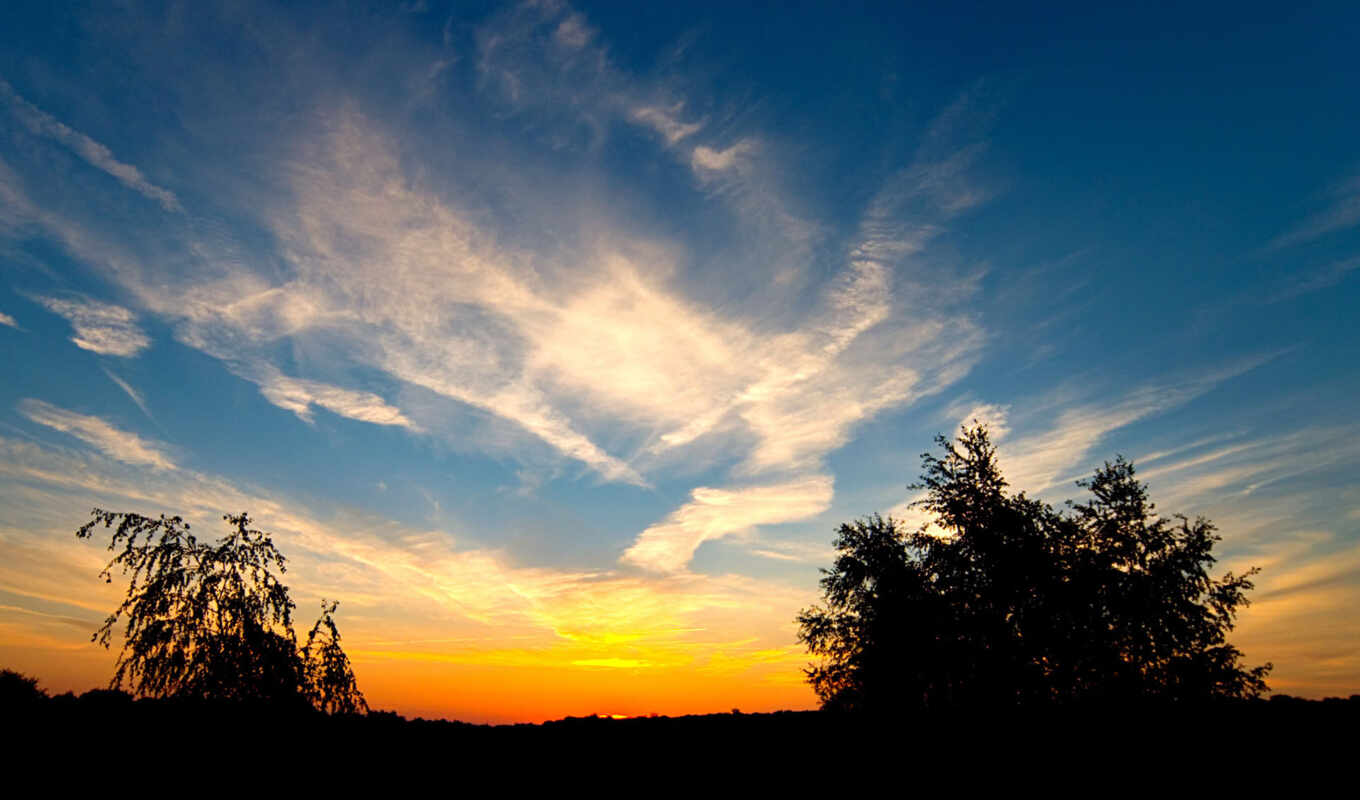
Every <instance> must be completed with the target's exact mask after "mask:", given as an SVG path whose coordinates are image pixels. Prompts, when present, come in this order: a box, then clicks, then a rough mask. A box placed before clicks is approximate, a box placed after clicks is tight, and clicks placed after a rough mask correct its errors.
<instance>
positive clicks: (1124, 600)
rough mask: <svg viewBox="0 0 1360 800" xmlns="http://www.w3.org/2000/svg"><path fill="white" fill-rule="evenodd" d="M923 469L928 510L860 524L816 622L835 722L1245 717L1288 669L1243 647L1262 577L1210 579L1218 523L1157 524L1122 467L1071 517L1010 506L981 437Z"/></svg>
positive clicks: (1025, 504) (816, 681) (816, 671)
mask: <svg viewBox="0 0 1360 800" xmlns="http://www.w3.org/2000/svg"><path fill="white" fill-rule="evenodd" d="M937 442H938V444H939V445H940V447H941V449H942V450H943V453H942V454H941V455H940V456H934V455H931V454H929V453H927V454H925V455H923V456H922V461H923V467H924V474H923V475H922V478H921V483H920V484H917V485H914V486H913V487H912V488H916V489H924V490H925V496H924V498H923V499H922V500H920V501H919V503H918V507H920V508H922V509H924V510H925V511H927V512H929V513H930V514H931V515H932V516H933V518H934V520H935V522H936V524H937V525H938V526H939V528H941V529H943V531H944V532H945V535H943V536H937V535H932V534H931V533H930V532H928V529H927V528H923V529H921V530H918V531H908V530H904V529H903V528H902V527H901V525H900V524H899V523H898V522H896V521H895V520H892V519H884V518H882V517H879V516H877V515H874V516H871V517H868V518H865V519H862V520H857V521H855V522H852V523H849V524H845V525H842V526H841V528H840V530H839V532H838V536H837V538H836V541H835V545H836V549H837V552H838V556H837V559H836V562H835V564H834V566H833V567H832V569H831V570H829V571H827V570H823V572H824V574H825V577H824V578H823V579H822V588H823V590H824V593H825V595H824V596H825V600H824V605H823V606H814V607H812V608H809V609H805V610H804V611H803V612H802V613H801V614H800V615H799V617H798V622H799V625H800V639H801V640H802V641H803V642H804V643H805V644H806V645H807V647H808V649H809V651H810V652H811V653H812V654H813V655H815V656H819V657H821V659H822V661H821V663H820V664H818V665H816V666H813V667H811V668H810V669H809V670H808V671H807V674H808V679H809V681H810V682H811V684H812V686H813V688H814V689H815V690H816V692H817V694H818V696H819V697H820V698H821V699H822V701H823V706H824V707H825V708H827V709H846V710H878V711H898V710H903V709H921V708H940V707H953V708H957V707H968V706H971V707H992V708H996V707H1007V706H1017V705H1021V706H1023V705H1038V704H1052V703H1073V702H1093V701H1103V702H1123V701H1133V700H1141V701H1146V700H1154V701H1162V702H1173V703H1184V702H1198V701H1214V700H1243V699H1250V698H1255V697H1257V696H1259V695H1260V694H1261V693H1262V692H1263V691H1266V685H1265V680H1264V679H1265V675H1266V673H1267V672H1268V671H1269V669H1270V665H1269V664H1267V665H1265V666H1261V667H1254V668H1245V667H1243V666H1241V664H1240V661H1241V653H1240V652H1239V651H1238V650H1237V649H1236V648H1235V647H1233V646H1232V645H1230V644H1228V643H1227V640H1226V637H1227V634H1228V633H1229V632H1230V631H1231V630H1232V627H1233V622H1234V619H1235V615H1236V612H1237V609H1238V608H1239V607H1241V606H1244V605H1245V604H1246V603H1247V598H1246V593H1247V592H1248V591H1249V590H1250V589H1251V588H1252V584H1251V581H1250V577H1251V575H1252V574H1254V573H1255V571H1256V570H1254V569H1253V570H1251V571H1249V572H1247V573H1246V574H1245V575H1233V574H1232V573H1228V574H1226V575H1224V576H1223V577H1221V578H1219V579H1213V578H1211V577H1210V575H1209V572H1208V570H1209V568H1210V567H1211V566H1212V565H1213V564H1214V558H1213V556H1212V555H1211V550H1212V548H1213V544H1214V543H1215V542H1216V541H1218V540H1219V537H1218V536H1217V535H1216V534H1215V533H1214V527H1213V525H1212V524H1211V523H1210V522H1208V521H1207V520H1204V519H1196V520H1194V521H1191V520H1189V519H1187V518H1185V517H1182V516H1176V517H1175V518H1174V519H1166V518H1163V517H1160V516H1157V515H1156V514H1155V513H1154V506H1153V504H1152V503H1151V501H1150V500H1149V499H1148V494H1147V489H1146V486H1144V485H1143V484H1141V483H1139V482H1138V481H1137V480H1136V479H1135V476H1134V468H1133V465H1132V464H1130V463H1128V462H1127V461H1124V460H1123V459H1122V458H1119V459H1116V461H1115V462H1114V463H1113V464H1110V463H1107V464H1105V465H1104V467H1102V468H1101V469H1099V470H1097V471H1096V473H1095V476H1094V477H1093V478H1092V479H1091V480H1090V481H1088V482H1083V483H1081V484H1080V485H1081V486H1083V487H1084V488H1086V489H1087V490H1088V491H1089V493H1090V495H1091V497H1090V499H1089V500H1087V501H1086V502H1084V503H1078V504H1071V503H1069V504H1068V505H1069V508H1067V509H1065V510H1063V511H1058V510H1055V509H1053V508H1052V507H1051V506H1049V505H1047V504H1044V503H1042V502H1039V501H1036V500H1032V499H1029V498H1027V497H1025V495H1024V494H1023V493H1021V494H1016V495H1012V494H1008V493H1007V492H1006V482H1005V481H1004V480H1003V478H1002V476H1001V474H1000V471H999V469H998V467H997V462H996V453H995V450H994V448H993V447H992V445H991V443H990V442H989V441H988V437H987V432H986V430H985V429H984V428H982V427H981V426H977V427H973V428H965V429H964V430H963V431H962V435H961V437H960V438H959V440H958V442H957V443H955V442H951V441H949V440H948V439H946V438H945V437H938V438H937Z"/></svg>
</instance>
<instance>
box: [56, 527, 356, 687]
mask: <svg viewBox="0 0 1360 800" xmlns="http://www.w3.org/2000/svg"><path fill="white" fill-rule="evenodd" d="M91 516H92V519H91V520H90V521H89V522H87V523H85V524H84V525H83V526H81V527H80V529H79V530H77V531H76V536H78V537H80V538H82V539H85V538H89V537H90V536H91V534H92V531H93V529H94V528H95V527H96V526H98V525H101V524H102V525H103V527H105V528H111V527H113V526H114V524H115V523H117V527H116V528H115V529H114V533H113V536H112V539H111V541H110V542H109V548H108V549H109V550H110V551H112V552H114V553H115V555H114V557H113V559H112V560H111V561H109V563H108V565H107V566H105V568H104V569H103V571H102V572H101V573H100V577H102V578H104V579H105V581H108V582H111V581H112V580H113V570H114V569H115V568H117V569H119V570H120V571H121V574H123V575H129V576H130V582H129V585H128V591H127V597H126V598H125V599H124V600H123V602H122V604H121V605H120V606H119V607H118V609H117V610H115V611H114V612H113V613H112V614H110V615H109V617H108V618H107V619H106V620H105V621H104V624H103V626H101V627H100V628H99V630H98V631H96V632H95V634H94V636H93V640H94V641H96V642H98V643H100V644H102V645H104V646H105V647H108V646H109V641H110V639H111V638H112V635H113V630H114V626H115V625H116V624H117V623H118V621H119V620H120V619H123V620H124V621H125V628H124V644H123V648H122V651H121V652H120V654H119V656H118V661H117V663H116V665H115V671H114V675H113V678H112V680H110V682H109V686H110V688H113V689H118V688H121V687H122V686H124V685H125V684H126V685H127V686H128V687H129V688H130V690H131V691H132V692H133V693H134V694H137V695H140V696H143V697H158V698H174V699H182V700H209V701H228V702H254V703H269V704H271V705H275V706H281V707H287V706H296V707H299V708H303V707H306V706H309V705H310V706H311V707H313V708H316V709H318V710H321V711H325V712H328V713H337V712H338V713H354V712H358V711H360V710H367V708H368V706H367V704H366V703H365V701H364V697H363V694H362V693H361V692H360V691H359V689H358V686H357V685H356V683H355V680H354V673H353V671H352V670H351V669H350V664H349V659H348V658H347V657H346V656H345V653H344V651H343V650H342V649H341V648H340V634H339V631H338V630H337V629H336V626H335V621H334V619H333V618H332V614H333V613H334V611H335V608H336V604H335V603H327V602H325V601H323V602H322V614H321V618H320V619H319V620H318V621H317V623H316V625H315V626H314V627H313V628H312V630H311V633H310V634H309V635H308V637H307V644H306V645H305V646H304V647H302V648H301V649H299V648H298V645H297V637H296V635H295V634H294V632H293V617H292V614H293V609H294V607H295V605H294V603H293V601H292V600H291V599H289V596H288V587H287V586H285V585H283V583H282V582H281V581H280V580H279V578H278V575H277V574H276V572H277V573H278V574H282V573H283V572H285V561H286V559H285V558H284V557H283V554H282V553H280V552H279V550H278V549H277V548H276V547H275V546H274V542H273V539H272V538H271V537H270V536H269V534H267V533H263V532H261V531H258V530H254V529H252V528H250V520H249V518H248V517H247V516H246V515H245V514H244V513H243V514H239V515H227V516H225V517H223V519H225V520H226V522H227V523H228V526H229V532H228V534H227V535H226V536H224V537H222V538H221V539H219V540H217V542H216V543H214V544H206V543H202V542H199V541H198V540H197V539H196V538H195V537H194V536H193V535H192V534H191V533H190V532H189V524H188V523H186V522H184V520H183V519H181V518H180V517H169V518H167V517H165V516H161V517H159V518H152V517H146V516H142V515H140V514H133V513H122V512H112V511H104V510H101V509H97V508H96V509H94V510H93V511H92V512H91Z"/></svg>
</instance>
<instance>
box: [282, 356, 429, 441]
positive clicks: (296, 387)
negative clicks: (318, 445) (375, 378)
mask: <svg viewBox="0 0 1360 800" xmlns="http://www.w3.org/2000/svg"><path fill="white" fill-rule="evenodd" d="M259 373H260V374H259V381H258V382H259V386H260V393H261V394H263V395H264V397H265V399H266V400H268V401H269V402H271V403H273V404H274V405H276V406H278V407H279V408H282V409H284V410H287V411H291V412H293V413H294V414H296V415H297V416H298V417H299V418H301V419H303V420H306V421H307V422H311V421H312V406H319V407H321V408H324V409H326V410H328V411H332V412H334V413H336V414H339V415H340V416H342V417H348V418H350V419H354V420H358V421H360V422H371V423H373V424H374V425H396V426H399V427H402V428H407V429H409V430H412V431H419V430H420V428H419V427H418V426H417V425H416V424H415V423H413V422H411V420H410V419H408V418H407V417H406V415H404V414H402V413H401V409H398V408H396V407H394V406H390V405H388V404H387V402H386V401H385V400H383V399H382V398H381V397H379V396H378V395H376V394H373V393H372V392H361V391H355V390H353V389H342V388H340V387H339V386H331V385H330V384H326V383H321V382H319V381H309V380H303V379H301V378H290V377H288V376H287V375H284V374H283V373H281V372H279V371H278V370H275V369H273V368H262V369H261V370H260V371H259Z"/></svg>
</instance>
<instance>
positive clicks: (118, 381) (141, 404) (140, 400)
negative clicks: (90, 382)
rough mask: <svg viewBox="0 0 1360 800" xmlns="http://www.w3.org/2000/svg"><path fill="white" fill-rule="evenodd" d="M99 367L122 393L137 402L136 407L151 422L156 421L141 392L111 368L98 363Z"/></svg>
mask: <svg viewBox="0 0 1360 800" xmlns="http://www.w3.org/2000/svg"><path fill="white" fill-rule="evenodd" d="M99 368H100V369H102V370H104V374H105V375H107V376H109V380H111V381H113V382H114V384H115V385H117V386H118V388H119V389H122V390H123V393H124V394H126V395H127V396H128V397H129V398H130V399H131V400H132V402H134V403H136V404H137V407H138V408H140V409H141V410H142V413H143V414H145V415H146V418H147V419H149V420H151V421H152V422H155V421H156V418H155V417H153V416H151V409H149V408H147V407H146V398H144V397H142V393H141V392H139V391H137V390H136V389H134V388H132V385H131V384H129V383H128V382H127V381H125V380H123V379H122V378H120V377H118V375H117V374H116V373H114V371H113V370H111V369H109V368H108V367H106V366H104V365H103V364H100V365H99Z"/></svg>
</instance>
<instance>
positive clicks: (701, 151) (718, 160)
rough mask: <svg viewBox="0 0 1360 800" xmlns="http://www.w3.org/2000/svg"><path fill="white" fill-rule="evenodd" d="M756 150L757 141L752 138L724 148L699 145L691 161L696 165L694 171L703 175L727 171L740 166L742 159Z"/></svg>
mask: <svg viewBox="0 0 1360 800" xmlns="http://www.w3.org/2000/svg"><path fill="white" fill-rule="evenodd" d="M755 151H756V143H755V142H754V141H752V140H750V139H742V140H741V141H739V142H737V143H736V144H733V145H731V146H730V147H727V148H725V149H723V150H716V149H714V148H712V147H706V146H704V145H699V146H698V147H696V148H694V152H693V154H692V155H691V156H690V163H691V164H693V165H694V171H695V172H697V173H699V175H700V176H701V177H703V176H705V175H706V174H708V173H711V172H725V171H727V170H730V169H733V168H737V167H740V165H741V163H742V161H743V160H744V159H746V158H749V157H750V156H751V155H752V154H753V153H754V152H755Z"/></svg>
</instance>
